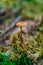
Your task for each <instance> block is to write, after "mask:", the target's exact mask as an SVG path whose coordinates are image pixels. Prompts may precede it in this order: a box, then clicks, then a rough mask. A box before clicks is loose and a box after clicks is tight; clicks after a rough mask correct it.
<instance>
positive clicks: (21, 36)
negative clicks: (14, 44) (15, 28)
mask: <svg viewBox="0 0 43 65" xmlns="http://www.w3.org/2000/svg"><path fill="white" fill-rule="evenodd" d="M20 29H21V44H20V46H21V47H22V43H23V38H22V26H21V27H20Z"/></svg>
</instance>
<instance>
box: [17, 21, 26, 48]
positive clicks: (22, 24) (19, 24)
mask: <svg viewBox="0 0 43 65" xmlns="http://www.w3.org/2000/svg"><path fill="white" fill-rule="evenodd" d="M16 26H19V27H20V29H21V44H20V46H21V47H22V43H23V38H22V27H23V26H26V22H22V21H20V22H18V23H17V24H16Z"/></svg>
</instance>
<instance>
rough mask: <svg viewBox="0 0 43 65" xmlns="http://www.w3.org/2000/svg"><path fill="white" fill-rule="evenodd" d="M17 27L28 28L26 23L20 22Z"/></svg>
mask: <svg viewBox="0 0 43 65" xmlns="http://www.w3.org/2000/svg"><path fill="white" fill-rule="evenodd" d="M16 26H20V27H22V26H26V22H22V21H21V22H18V23H17V24H16Z"/></svg>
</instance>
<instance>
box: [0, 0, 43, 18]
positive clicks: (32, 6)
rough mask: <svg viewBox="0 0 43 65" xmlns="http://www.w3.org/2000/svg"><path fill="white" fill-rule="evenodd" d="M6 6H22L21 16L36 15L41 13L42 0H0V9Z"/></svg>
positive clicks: (42, 9) (42, 11)
mask: <svg viewBox="0 0 43 65" xmlns="http://www.w3.org/2000/svg"><path fill="white" fill-rule="evenodd" d="M5 7H8V8H10V9H12V8H20V7H22V8H23V11H22V14H23V16H30V17H36V16H40V15H42V14H43V0H8V4H7V3H5V0H0V9H1V8H5Z"/></svg>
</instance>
